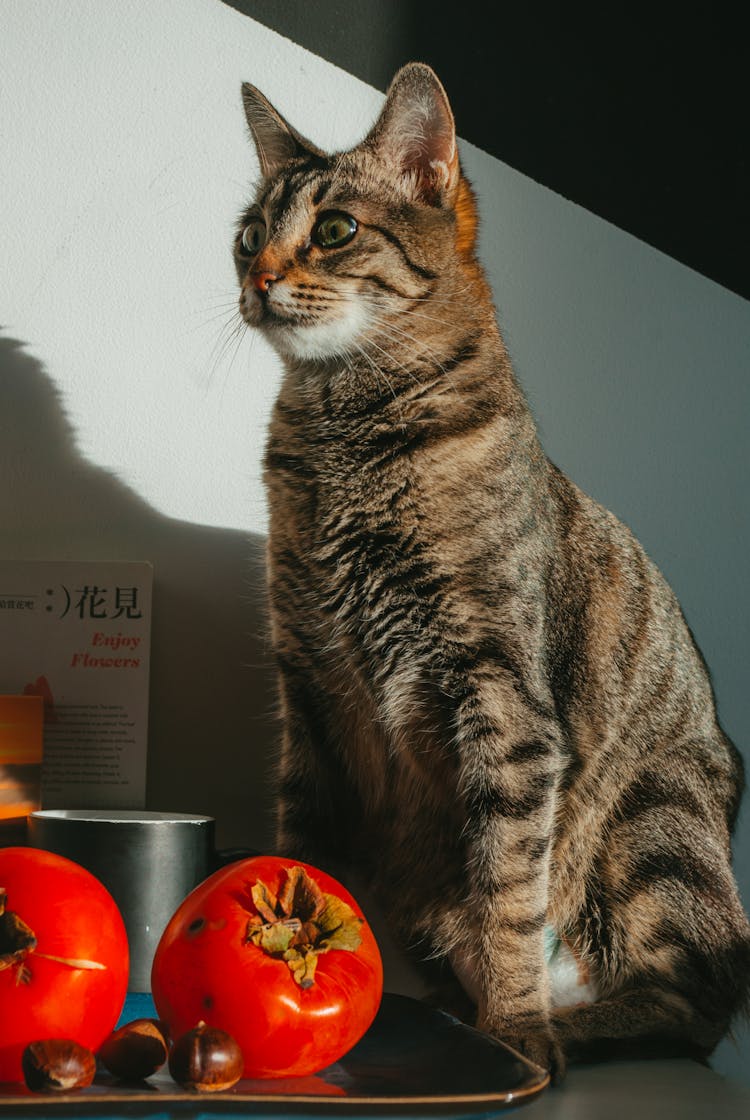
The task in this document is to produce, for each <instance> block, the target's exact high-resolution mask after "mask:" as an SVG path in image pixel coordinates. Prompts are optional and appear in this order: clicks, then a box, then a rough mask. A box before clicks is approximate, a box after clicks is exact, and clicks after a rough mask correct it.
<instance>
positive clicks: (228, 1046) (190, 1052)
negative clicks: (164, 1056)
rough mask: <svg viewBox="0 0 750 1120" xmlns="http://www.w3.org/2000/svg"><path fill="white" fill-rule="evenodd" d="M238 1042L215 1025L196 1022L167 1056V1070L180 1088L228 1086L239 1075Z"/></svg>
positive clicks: (203, 1090)
mask: <svg viewBox="0 0 750 1120" xmlns="http://www.w3.org/2000/svg"><path fill="white" fill-rule="evenodd" d="M243 1066H244V1062H243V1059H242V1051H241V1050H240V1048H239V1045H238V1043H237V1042H236V1041H235V1040H234V1039H233V1038H232V1036H231V1035H230V1034H227V1032H226V1031H222V1030H219V1028H218V1027H209V1026H206V1024H205V1023H204V1022H200V1023H198V1025H197V1027H193V1029H192V1030H191V1031H187V1032H186V1033H185V1034H183V1035H182V1036H181V1037H180V1038H178V1039H177V1041H176V1042H175V1044H174V1046H173V1047H172V1051H171V1053H170V1055H169V1072H170V1074H171V1075H172V1077H173V1079H174V1080H175V1081H176V1082H177V1083H178V1085H182V1087H183V1088H184V1089H194V1090H195V1091H196V1092H199V1093H216V1092H220V1091H221V1090H222V1089H231V1087H232V1085H234V1084H236V1082H238V1081H239V1079H240V1078H241V1077H242V1071H243Z"/></svg>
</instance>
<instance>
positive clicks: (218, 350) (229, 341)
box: [205, 306, 255, 388]
mask: <svg viewBox="0 0 750 1120" xmlns="http://www.w3.org/2000/svg"><path fill="white" fill-rule="evenodd" d="M247 330H248V324H247V323H246V322H245V320H244V319H243V318H242V315H241V314H240V311H239V308H238V307H236V306H235V310H234V311H233V313H232V314H231V315H230V317H229V318H228V319H227V320H226V322H225V323H224V326H223V327H222V329H221V330H220V331H219V334H218V336H217V339H216V342H215V343H214V345H213V346H212V348H211V351H210V352H209V355H208V358H207V365H208V370H207V374H206V381H205V383H206V387H207V388H208V387H209V386H210V385H211V384H212V382H213V381H214V378H215V376H216V372H217V370H218V369H219V367H220V366H221V365H222V364H224V362H225V360H226V358H227V355H229V354H230V353H231V356H230V357H229V362H228V364H227V365H226V370H225V378H224V380H225V384H226V381H227V380H228V378H229V375H230V373H231V371H232V367H233V365H234V362H235V360H236V358H237V354H238V353H239V350H240V346H241V345H242V342H243V340H244V339H245V337H246V334H247ZM254 344H255V335H254V334H251V336H250V345H251V350H252V348H253V347H254Z"/></svg>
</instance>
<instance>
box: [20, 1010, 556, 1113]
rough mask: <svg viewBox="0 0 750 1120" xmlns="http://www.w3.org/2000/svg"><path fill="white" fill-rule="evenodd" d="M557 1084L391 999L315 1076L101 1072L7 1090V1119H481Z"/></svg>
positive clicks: (511, 1055) (448, 1020)
mask: <svg viewBox="0 0 750 1120" xmlns="http://www.w3.org/2000/svg"><path fill="white" fill-rule="evenodd" d="M138 998H140V999H143V997H138ZM131 1000H132V997H131ZM130 1010H132V1011H133V1012H134V1014H132V1015H130V1018H135V1017H136V1016H138V1015H141V1014H143V1013H144V1012H143V1008H140V1007H139V1008H137V1009H136V1007H135V1006H133V1005H132V1003H131V1008H130ZM125 1011H126V1014H127V1013H128V1011H129V1008H128V1005H127V1004H126V1008H125ZM548 1082H549V1076H548V1074H547V1073H546V1072H545V1071H544V1070H541V1069H539V1068H538V1067H537V1066H535V1065H533V1064H532V1063H530V1062H527V1061H526V1059H525V1058H523V1057H521V1055H519V1054H517V1053H516V1052H515V1051H514V1050H511V1049H510V1048H509V1047H507V1046H504V1045H503V1044H502V1043H501V1042H497V1041H495V1040H494V1039H492V1038H489V1037H488V1036H487V1035H484V1034H482V1033H481V1032H479V1031H476V1030H473V1029H472V1028H471V1027H467V1026H466V1025H465V1024H464V1023H461V1022H459V1021H458V1020H457V1019H454V1018H452V1017H451V1016H450V1015H447V1014H445V1013H444V1012H441V1011H436V1010H435V1009H433V1008H431V1007H429V1006H428V1005H426V1004H424V1003H420V1002H419V1001H418V1000H415V999H410V998H409V997H408V996H400V995H393V994H389V993H386V994H385V995H384V996H383V1002H382V1005H381V1008H380V1011H379V1012H378V1014H377V1017H376V1019H375V1022H374V1023H373V1024H372V1026H371V1027H370V1029H369V1031H368V1032H367V1033H366V1035H365V1036H364V1038H362V1039H361V1041H360V1042H359V1043H357V1045H356V1046H355V1047H354V1048H353V1049H352V1050H350V1051H349V1053H348V1054H347V1055H346V1056H345V1057H344V1058H342V1059H341V1060H340V1061H338V1062H336V1063H335V1064H334V1065H332V1066H329V1067H328V1068H327V1069H325V1070H323V1071H322V1072H321V1073H319V1074H317V1075H316V1076H315V1077H304V1078H288V1079H278V1080H276V1079H269V1080H262V1081H250V1080H242V1081H239V1082H238V1083H237V1084H236V1085H235V1086H234V1087H233V1088H232V1089H230V1090H228V1091H226V1092H222V1093H201V1094H196V1093H190V1092H188V1091H186V1090H184V1089H181V1088H180V1087H179V1086H178V1085H176V1084H175V1082H174V1081H172V1079H171V1078H170V1076H169V1074H168V1073H167V1072H165V1071H162V1070H160V1071H159V1073H157V1074H155V1075H154V1076H153V1077H151V1078H149V1080H148V1081H144V1082H140V1083H138V1084H133V1085H127V1084H125V1083H124V1082H121V1081H116V1080H114V1079H113V1078H111V1077H107V1076H103V1075H97V1078H96V1080H95V1082H94V1084H93V1085H91V1086H90V1087H89V1088H88V1089H84V1090H82V1091H80V1092H77V1093H64V1094H46V1095H44V1096H41V1095H39V1094H34V1093H30V1092H29V1091H28V1090H27V1089H26V1088H25V1087H24V1086H18V1087H17V1088H16V1087H12V1086H8V1085H3V1086H0V1114H4V1115H9V1114H16V1115H19V1116H27V1117H30V1116H46V1115H50V1116H52V1115H54V1116H62V1115H67V1116H80V1117H84V1116H88V1117H90V1116H96V1115H99V1116H103V1117H104V1116H118V1117H120V1116H141V1117H148V1116H150V1115H154V1116H159V1117H164V1116H166V1115H168V1116H170V1117H172V1116H174V1117H180V1116H190V1115H194V1116H200V1117H201V1120H206V1117H209V1116H212V1115H227V1114H231V1113H233V1114H234V1115H235V1116H238V1117H239V1116H257V1115H260V1114H262V1115H265V1116H267V1115H274V1114H276V1115H281V1114H284V1113H286V1114H289V1115H297V1116H300V1115H310V1116H312V1115H315V1116H331V1117H335V1116H345V1115H347V1114H349V1115H351V1114H355V1115H359V1116H365V1115H367V1116H378V1115H382V1116H386V1115H388V1116H390V1117H393V1115H394V1114H407V1113H411V1114H415V1115H423V1116H431V1115H435V1116H446V1115H447V1116H472V1117H476V1116H477V1115H481V1114H483V1113H484V1114H487V1113H495V1112H499V1111H501V1110H502V1109H504V1108H509V1107H515V1106H517V1105H519V1104H523V1103H525V1102H526V1101H528V1100H531V1099H532V1098H533V1097H535V1096H536V1095H537V1094H538V1093H540V1092H541V1091H542V1090H543V1089H544V1088H545V1087H546V1085H547V1084H548ZM3 1090H6V1091H5V1092H3ZM165 1106H166V1108H165Z"/></svg>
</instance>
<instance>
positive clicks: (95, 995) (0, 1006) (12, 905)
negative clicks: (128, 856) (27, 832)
mask: <svg viewBox="0 0 750 1120" xmlns="http://www.w3.org/2000/svg"><path fill="white" fill-rule="evenodd" d="M127 986H128V938H127V934H126V932H125V925H124V922H123V920H122V917H121V915H120V911H119V910H118V908H117V904H116V903H115V901H114V899H113V898H112V896H111V894H110V893H109V891H108V890H107V889H106V887H104V885H103V884H102V883H100V882H99V880H98V879H97V878H95V876H93V875H92V874H91V873H90V872H89V871H87V870H86V869H85V868H83V867H81V866H80V865H79V864H77V863H73V861H72V860H69V859H65V858H64V857H63V856H58V855H54V854H53V853H52V852H45V851H41V850H40V849H37V848H21V847H17V848H0V1081H22V1080H23V1071H22V1069H21V1054H22V1053H23V1050H24V1048H25V1047H26V1046H27V1045H28V1044H29V1043H30V1042H35V1041H37V1040H39V1039H47V1038H69V1039H73V1040H74V1041H75V1042H77V1043H79V1044H80V1045H81V1046H86V1047H88V1049H89V1050H96V1049H97V1048H98V1047H99V1046H100V1045H101V1043H102V1042H103V1041H104V1039H105V1038H106V1037H107V1036H108V1035H109V1033H110V1031H111V1030H112V1028H113V1027H114V1025H115V1023H116V1021H117V1018H118V1016H119V1014H120V1012H121V1010H122V1007H123V1004H124V1002H125V994H126V991H127Z"/></svg>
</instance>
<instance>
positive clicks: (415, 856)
mask: <svg viewBox="0 0 750 1120" xmlns="http://www.w3.org/2000/svg"><path fill="white" fill-rule="evenodd" d="M244 99H245V107H246V112H247V117H248V122H249V125H250V129H251V133H252V135H253V138H254V140H255V143H256V146H257V149H258V153H259V157H260V163H261V171H262V181H261V183H260V186H259V189H258V193H257V197H256V199H255V201H254V202H253V205H252V206H251V207H250V208H249V209H248V211H247V212H246V213H245V214H244V215H243V216H242V220H241V222H240V224H239V227H238V234H237V242H236V260H237V270H238V276H239V279H240V284H241V289H242V290H241V310H242V314H243V317H244V318H245V320H246V322H247V323H249V324H250V325H251V326H254V327H257V328H258V329H260V330H261V331H263V332H264V334H265V335H266V337H267V338H268V339H269V340H270V341H271V343H272V344H273V345H274V346H275V347H276V349H277V350H278V352H279V353H280V355H281V356H282V357H283V359H284V361H285V365H286V374H285V378H284V381H283V384H282V387H281V391H280V394H279V397H278V401H277V403H276V407H275V412H274V416H273V421H272V425H271V431H270V436H269V441H268V449H267V456H266V477H267V486H268V495H269V501H270V511H271V532H270V542H269V579H270V603H271V617H272V629H273V645H274V649H275V653H276V658H277V662H278V669H279V682H280V700H281V715H282V728H283V743H282V751H281V757H280V766H279V846H280V849H282V850H284V851H285V852H288V853H290V854H293V855H295V856H296V857H299V858H304V859H306V860H308V861H310V862H312V863H318V864H319V865H322V866H325V867H327V868H329V869H330V868H332V867H333V868H336V869H339V870H340V873H343V874H345V870H343V869H342V865H347V864H348V865H351V866H354V867H356V868H358V869H359V871H360V872H364V873H366V874H367V876H368V877H369V879H370V881H371V882H372V883H373V885H374V887H375V889H376V890H377V891H378V894H379V897H380V899H381V901H382V904H383V906H384V908H385V910H386V913H387V914H388V916H389V918H390V922H391V924H392V926H393V929H394V931H396V932H397V933H398V934H399V935H400V936H401V937H402V938H403V940H404V942H405V943H406V944H407V945H409V946H411V947H412V948H414V949H415V950H416V951H417V952H418V953H419V954H421V956H423V957H433V958H436V959H437V960H439V961H442V962H444V963H445V965H446V966H451V967H452V971H453V972H454V973H455V974H456V975H457V976H458V977H459V978H460V980H461V982H462V984H463V987H464V989H465V991H466V992H467V993H468V994H469V996H470V997H471V999H472V1003H473V1004H475V1005H476V1007H475V1013H476V1019H477V1022H478V1024H479V1025H480V1027H482V1028H483V1029H485V1030H487V1031H489V1032H491V1033H493V1034H494V1035H496V1036H498V1037H501V1038H503V1039H506V1040H508V1041H510V1042H511V1043H513V1044H515V1045H516V1046H518V1047H520V1048H522V1049H523V1050H524V1051H525V1052H526V1053H527V1054H528V1055H529V1056H530V1057H532V1058H533V1059H535V1060H537V1061H539V1062H540V1063H543V1064H545V1065H547V1066H551V1067H553V1068H556V1069H557V1070H558V1071H560V1070H561V1069H562V1068H563V1065H564V1060H565V1055H568V1056H570V1057H573V1058H577V1057H591V1056H597V1055H599V1054H604V1053H607V1054H612V1053H622V1054H634V1053H645V1054H653V1053H657V1052H658V1053H688V1054H694V1055H697V1056H705V1055H707V1054H709V1053H710V1052H711V1050H712V1049H713V1047H714V1046H715V1045H716V1043H717V1041H718V1040H719V1039H720V1038H721V1037H722V1035H723V1034H724V1033H725V1032H726V1031H727V1030H728V1028H729V1024H730V1021H731V1019H732V1017H733V1016H734V1015H735V1014H736V1013H738V1012H739V1011H740V1010H742V1009H743V1007H744V1006H745V1004H746V1000H747V992H748V978H749V976H750V934H749V927H748V922H747V919H746V916H745V914H744V912H743V909H742V906H741V904H740V901H739V898H738V893H737V889H736V886H735V883H734V880H733V877H732V872H731V866H730V835H731V831H732V827H733V824H734V820H735V816H736V813H737V807H738V800H739V797H740V792H741V788H742V783H743V774H742V765H741V761H740V756H739V754H738V753H737V751H736V750H735V748H734V747H733V746H732V744H731V743H730V742H729V740H728V739H727V737H726V736H725V735H724V733H723V732H722V730H721V728H720V727H719V725H718V722H717V718H716V712H715V705H714V699H713V695H712V690H711V685H710V682H709V677H708V674H707V672H706V668H705V666H704V664H703V661H702V658H701V655H700V653H699V652H698V650H697V648H696V646H695V644H694V641H693V639H692V637H691V634H690V632H689V630H688V627H687V625H686V623H685V620H684V618H683V615H682V613H681V611H680V607H679V605H678V603H677V602H676V600H675V597H674V595H673V594H672V592H671V591H670V589H669V587H668V586H667V584H666V582H665V580H664V579H663V577H662V576H661V574H660V573H659V571H658V570H657V569H656V567H655V566H654V564H653V563H652V562H651V561H650V560H649V558H648V557H647V556H646V555H645V554H644V552H643V549H642V548H641V546H640V545H639V543H638V542H637V540H635V539H634V537H633V536H632V534H631V533H630V532H629V531H628V529H627V528H625V527H624V526H623V525H622V524H621V523H620V522H619V521H618V520H617V519H616V518H615V517H614V516H613V515H612V514H611V513H609V512H607V511H606V510H604V509H602V508H601V507H600V506H598V505H597V504H596V503H595V502H593V501H592V500H591V499H590V498H588V497H587V496H586V495H585V494H583V493H582V492H581V491H580V490H579V489H577V488H576V486H574V484H573V483H572V482H570V481H569V480H568V479H567V478H566V477H565V476H564V475H563V474H562V473H561V472H560V471H559V470H558V469H557V468H556V467H555V466H554V465H553V464H552V463H550V462H549V460H548V459H547V458H546V456H545V455H544V453H543V451H542V449H541V447H540V445H539V442H538V439H537V434H536V430H535V426H534V423H533V420H532V417H531V415H530V412H529V409H528V407H527V404H526V401H525V399H524V396H523V394H522V392H521V390H520V388H519V386H518V384H517V382H516V380H515V377H514V374H513V371H512V369H511V365H510V362H509V360H508V356H507V353H506V350H505V348H504V345H503V341H502V338H501V336H500V333H499V330H498V326H497V323H496V317H495V311H494V308H493V304H492V299H491V294H490V291H489V288H488V285H487V282H486V279H485V277H484V274H483V272H482V270H481V267H480V265H479V264H478V262H477V260H476V256H475V235H476V211H475V205H474V200H473V195H472V192H471V188H470V187H469V185H468V183H467V182H466V180H465V178H464V177H463V175H462V173H461V169H460V166H459V161H458V156H457V151H456V142H455V134H454V128H453V120H452V116H451V112H450V108H449V106H448V102H447V100H446V98H445V94H444V92H443V90H442V87H441V86H440V84H439V82H438V81H437V79H436V78H435V76H434V74H433V73H432V71H430V70H429V69H428V68H427V67H425V66H422V65H420V64H410V65H409V66H407V67H405V68H404V69H403V70H401V71H400V72H399V74H398V75H397V76H396V78H395V79H394V81H393V83H392V85H391V88H390V90H389V94H388V97H387V99H386V102H385V106H384V109H383V112H382V114H381V116H380V117H379V119H378V121H377V122H376V124H375V125H374V127H373V129H372V130H371V132H370V133H369V135H368V136H367V137H366V138H365V140H364V141H363V142H362V143H361V144H360V145H359V146H357V147H356V148H354V149H353V150H352V151H346V152H341V153H335V154H333V155H327V154H325V153H323V152H321V151H320V149H318V148H317V147H316V146H315V145H313V144H311V143H310V142H309V141H307V140H305V139H304V138H303V137H301V136H300V134H299V133H297V132H296V131H295V130H294V129H292V128H291V126H289V125H288V124H287V123H286V122H285V121H284V120H283V118H281V117H280V116H279V114H278V113H277V112H276V110H275V109H274V108H273V107H272V106H271V105H270V104H269V103H268V102H267V100H266V99H265V98H264V97H263V95H262V94H260V93H259V92H258V91H257V90H256V89H254V88H253V87H252V86H246V87H244ZM332 213H333V214H338V213H343V214H344V215H347V216H351V217H353V218H354V219H355V220H356V233H355V234H354V235H353V236H352V237H351V238H350V239H349V240H347V241H346V242H345V243H342V244H337V245H334V246H326V245H323V244H321V243H320V239H321V236H322V234H321V230H320V226H319V224H318V223H319V222H320V220H321V215H322V216H325V215H330V214H332ZM347 220H348V218H347ZM259 222H260V225H258V224H257V223H259ZM253 223H255V224H253ZM337 228H339V227H337ZM340 228H345V227H343V226H342V227H340ZM245 230H248V231H250V232H249V233H248V234H247V237H246V240H247V239H249V240H250V241H251V245H250V248H249V249H248V248H245V247H243V242H242V238H243V232H244V231H245ZM252 231H255V234H254V236H255V237H256V240H257V243H255V242H253V241H252V236H253V232H252ZM549 926H552V927H553V928H554V929H555V930H556V931H557V933H558V934H559V936H560V937H562V938H563V939H564V944H565V945H566V946H567V948H568V949H569V951H570V953H571V954H572V957H573V959H574V960H575V961H577V964H578V967H579V968H580V969H581V970H583V971H585V973H586V975H587V976H588V977H589V978H590V980H591V983H592V984H593V985H594V987H595V989H596V992H597V993H598V999H597V1000H596V1002H594V1003H591V1004H583V1005H580V1006H567V1007H555V1006H553V1000H552V997H551V979H550V977H551V971H550V968H548V965H547V963H546V957H545V948H544V940H545V927H549Z"/></svg>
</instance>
